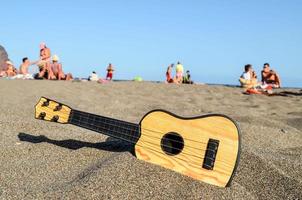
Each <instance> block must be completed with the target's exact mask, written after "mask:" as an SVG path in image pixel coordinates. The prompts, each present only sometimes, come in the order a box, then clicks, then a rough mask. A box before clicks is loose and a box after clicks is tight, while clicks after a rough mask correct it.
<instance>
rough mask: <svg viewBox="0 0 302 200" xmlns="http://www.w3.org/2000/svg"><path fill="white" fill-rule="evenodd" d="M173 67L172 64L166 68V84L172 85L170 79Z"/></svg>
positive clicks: (171, 79) (171, 78)
mask: <svg viewBox="0 0 302 200" xmlns="http://www.w3.org/2000/svg"><path fill="white" fill-rule="evenodd" d="M173 67H174V64H173V63H172V64H171V65H169V66H168V68H167V71H166V82H167V83H173V82H174V80H173V77H172V68H173Z"/></svg>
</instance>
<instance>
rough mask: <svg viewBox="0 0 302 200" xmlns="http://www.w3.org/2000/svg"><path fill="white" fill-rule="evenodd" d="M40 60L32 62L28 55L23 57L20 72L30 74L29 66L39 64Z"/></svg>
mask: <svg viewBox="0 0 302 200" xmlns="http://www.w3.org/2000/svg"><path fill="white" fill-rule="evenodd" d="M38 62H39V61H36V62H30V60H29V59H28V58H27V57H25V58H23V59H22V64H21V65H20V70H19V74H23V75H26V74H29V72H28V68H29V66H31V65H35V64H37V63H38Z"/></svg>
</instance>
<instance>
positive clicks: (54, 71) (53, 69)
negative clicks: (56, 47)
mask: <svg viewBox="0 0 302 200" xmlns="http://www.w3.org/2000/svg"><path fill="white" fill-rule="evenodd" d="M49 74H50V77H49V79H57V80H72V75H71V74H70V73H68V74H64V72H63V69H62V64H61V63H59V57H58V56H57V55H53V57H52V63H51V64H50V73H49Z"/></svg>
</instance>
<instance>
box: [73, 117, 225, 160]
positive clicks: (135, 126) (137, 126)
mask: <svg viewBox="0 0 302 200" xmlns="http://www.w3.org/2000/svg"><path fill="white" fill-rule="evenodd" d="M78 112H79V113H77V114H78V115H79V116H80V117H84V118H86V119H87V120H92V119H91V118H89V117H88V116H89V115H93V114H89V113H84V112H82V111H78ZM82 113H84V115H83V114H82ZM94 116H96V117H102V116H98V115H94ZM103 118H107V117H103ZM107 119H108V120H113V119H111V118H107ZM74 120H75V119H74ZM117 121H120V120H117ZM77 122H78V123H83V121H82V120H77ZM120 122H122V123H124V121H120ZM102 123H106V122H104V121H102ZM126 123H128V124H129V125H131V126H134V127H133V128H138V129H139V128H140V127H139V125H137V124H133V123H130V122H126ZM106 124H108V125H111V126H117V127H119V128H121V129H124V130H128V131H138V130H133V129H127V128H125V127H123V126H118V125H116V124H110V123H106ZM86 125H90V126H94V127H95V128H103V129H106V128H105V127H99V126H95V125H94V124H90V123H88V121H87V123H86ZM85 128H87V127H85ZM92 130H94V129H92ZM106 130H107V131H112V130H111V129H106ZM149 131H152V130H149ZM113 132H115V133H118V134H120V135H123V136H130V137H132V138H133V135H129V134H124V133H121V132H117V131H113ZM145 136H149V137H153V138H157V139H161V138H158V137H154V136H150V135H145ZM117 138H118V137H117ZM119 139H122V140H126V139H123V138H119ZM136 139H139V138H136ZM186 140H187V139H186ZM172 141H173V140H172ZM174 141H175V142H178V143H180V142H179V141H176V140H174ZM128 142H130V143H134V142H131V141H128ZM194 142H197V143H201V142H198V141H194ZM149 143H150V142H149ZM209 143H210V142H209ZM151 144H152V143H151ZM202 144H206V143H202ZM153 145H157V146H158V144H153ZM163 146H165V147H167V146H166V145H163ZM187 147H190V148H194V149H197V150H201V151H205V149H200V148H196V147H191V146H189V145H187ZM172 149H175V150H182V149H179V148H174V147H172ZM207 150H211V149H207ZM211 151H214V150H211ZM187 155H190V154H187ZM190 156H195V155H190ZM195 157H198V156H195ZM198 158H201V157H198ZM206 158H209V159H211V160H213V159H212V158H210V157H206ZM201 159H204V158H201ZM215 161H219V160H218V159H217V160H215ZM221 162H223V161H221Z"/></svg>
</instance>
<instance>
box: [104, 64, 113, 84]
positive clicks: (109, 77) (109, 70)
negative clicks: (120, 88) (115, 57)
mask: <svg viewBox="0 0 302 200" xmlns="http://www.w3.org/2000/svg"><path fill="white" fill-rule="evenodd" d="M113 71H114V69H113V66H112V64H111V63H109V65H108V67H107V75H106V80H110V81H111V80H112V77H113Z"/></svg>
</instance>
